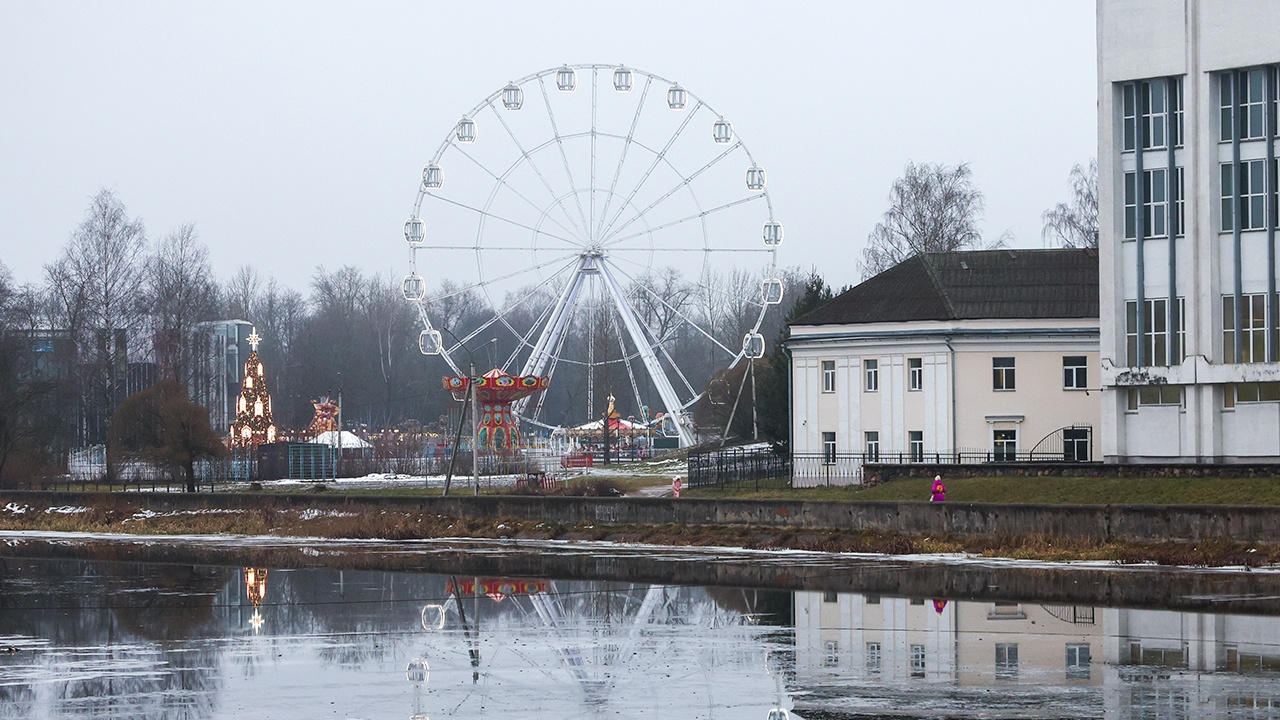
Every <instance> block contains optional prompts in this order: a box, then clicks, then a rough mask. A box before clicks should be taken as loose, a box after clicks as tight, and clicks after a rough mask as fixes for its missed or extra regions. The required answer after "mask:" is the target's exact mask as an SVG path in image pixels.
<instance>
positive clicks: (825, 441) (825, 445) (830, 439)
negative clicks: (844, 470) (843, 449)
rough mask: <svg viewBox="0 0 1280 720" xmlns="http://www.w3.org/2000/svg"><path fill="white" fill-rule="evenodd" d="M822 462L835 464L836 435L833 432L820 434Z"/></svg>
mask: <svg viewBox="0 0 1280 720" xmlns="http://www.w3.org/2000/svg"><path fill="white" fill-rule="evenodd" d="M822 462H824V463H826V464H828V465H835V464H836V434H835V433H833V432H824V433H822Z"/></svg>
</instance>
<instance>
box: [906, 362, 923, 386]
mask: <svg viewBox="0 0 1280 720" xmlns="http://www.w3.org/2000/svg"><path fill="white" fill-rule="evenodd" d="M907 389H908V390H923V389H924V358H907Z"/></svg>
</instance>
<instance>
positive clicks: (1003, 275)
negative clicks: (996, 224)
mask: <svg viewBox="0 0 1280 720" xmlns="http://www.w3.org/2000/svg"><path fill="white" fill-rule="evenodd" d="M1097 317H1098V253H1097V252H1096V251H1094V250H1017V249H1012V250H969V251H957V252H946V253H924V254H921V255H916V256H915V257H912V258H909V259H907V260H904V261H902V262H901V263H899V264H897V265H895V266H893V267H891V268H889V269H888V270H885V271H884V272H882V273H880V274H879V275H876V276H875V277H873V278H870V279H868V280H867V281H866V282H863V283H862V284H860V285H857V286H856V287H853V288H851V289H850V290H848V291H846V292H844V293H841V294H840V295H838V296H836V297H835V298H833V299H832V300H831V301H830V302H828V303H827V304H825V305H822V306H820V307H818V308H816V309H815V310H813V311H812V312H810V313H808V314H806V315H804V316H802V317H800V318H797V319H796V320H795V321H794V322H792V323H791V324H792V325H844V324H855V323H878V322H908V321H912V320H978V319H989V318H1014V319H1032V318H1097Z"/></svg>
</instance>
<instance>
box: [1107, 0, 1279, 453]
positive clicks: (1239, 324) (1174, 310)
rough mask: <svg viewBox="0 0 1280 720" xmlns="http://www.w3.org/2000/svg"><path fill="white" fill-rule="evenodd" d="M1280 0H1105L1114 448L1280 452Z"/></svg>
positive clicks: (1110, 442)
mask: <svg viewBox="0 0 1280 720" xmlns="http://www.w3.org/2000/svg"><path fill="white" fill-rule="evenodd" d="M1277 28H1280V3H1275V2H1251V1H1247V0H1212V1H1202V0H1184V2H1169V1H1168V0H1115V1H1112V0H1102V2H1099V4H1098V82H1099V92H1098V144H1099V147H1098V179H1099V193H1098V197H1099V255H1100V257H1099V262H1100V268H1099V273H1100V285H1101V307H1102V308H1103V312H1102V315H1101V320H1100V326H1101V340H1100V346H1101V358H1102V360H1101V364H1102V386H1103V390H1104V391H1103V393H1102V403H1103V404H1102V431H1101V439H1102V453H1103V455H1104V458H1105V460H1107V461H1108V462H1143V461H1171V462H1196V461H1200V462H1215V461H1218V462H1221V461H1225V462H1246V461H1267V462H1275V461H1276V460H1278V459H1280V362H1278V361H1280V341H1278V339H1280V333H1278V327H1280V321H1278V317H1280V316H1278V314H1277V303H1276V290H1277V288H1276V268H1277V258H1276V218H1277V212H1276V136H1277V122H1276V118H1277V105H1276V102H1277V96H1280V79H1278V76H1280V72H1277V70H1278V68H1280V40H1278V39H1277Z"/></svg>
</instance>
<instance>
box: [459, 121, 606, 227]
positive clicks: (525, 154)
mask: <svg viewBox="0 0 1280 720" xmlns="http://www.w3.org/2000/svg"><path fill="white" fill-rule="evenodd" d="M489 109H490V110H492V111H493V114H494V116H496V117H497V118H498V123H499V124H500V125H502V129H503V130H506V131H507V136H508V137H510V138H511V142H513V143H515V146H516V149H518V150H519V151H520V157H521V158H523V159H524V160H525V162H527V163H529V168H530V169H531V170H533V172H534V174H535V175H537V176H538V180H539V181H541V182H542V186H543V187H545V188H546V189H547V194H548V195H550V196H551V200H552V201H553V202H555V204H556V207H558V208H560V212H562V213H564V217H565V219H566V220H568V221H569V224H570V225H573V226H574V227H575V228H576V229H577V232H578V234H579V235H581V236H582V237H584V238H585V237H590V236H591V234H590V228H586V229H584V228H583V227H582V226H580V225H579V224H578V221H577V219H575V218H574V217H573V213H571V212H569V208H567V207H565V206H564V200H563V198H561V197H560V196H559V195H558V194H557V193H556V190H555V188H553V187H551V183H550V182H549V181H548V180H547V176H546V175H544V174H543V172H542V168H540V167H538V164H537V163H535V162H534V161H533V154H532V153H530V152H529V150H528V149H527V148H525V146H524V143H522V142H520V138H518V137H516V134H515V131H513V130H512V129H511V126H510V125H509V124H508V123H507V119H506V118H505V117H503V116H502V113H500V112H498V109H497V108H496V107H494V106H492V105H490V106H489ZM464 154H465V153H464ZM473 162H474V160H473ZM508 172H510V170H508ZM503 184H506V185H507V187H509V188H510V187H511V185H510V184H508V183H506V182H505V174H504V176H503ZM512 191H513V192H515V193H516V194H517V195H520V198H521V199H522V200H524V201H525V202H526V203H528V204H529V206H530V207H532V208H534V209H535V210H538V211H539V212H541V211H542V209H541V208H539V207H538V205H537V204H536V203H534V202H533V201H532V200H530V199H529V198H526V197H524V196H523V195H521V194H520V193H519V192H517V191H516V190H515V188H512ZM547 219H548V220H551V222H553V223H555V224H556V225H559V226H560V228H562V229H563V230H564V231H565V232H568V233H571V234H572V232H573V231H571V230H569V228H567V227H565V226H564V225H561V224H560V222H559V221H558V220H555V219H552V218H550V217H548V218H547Z"/></svg>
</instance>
